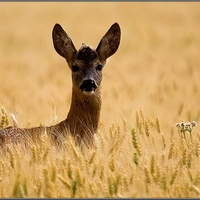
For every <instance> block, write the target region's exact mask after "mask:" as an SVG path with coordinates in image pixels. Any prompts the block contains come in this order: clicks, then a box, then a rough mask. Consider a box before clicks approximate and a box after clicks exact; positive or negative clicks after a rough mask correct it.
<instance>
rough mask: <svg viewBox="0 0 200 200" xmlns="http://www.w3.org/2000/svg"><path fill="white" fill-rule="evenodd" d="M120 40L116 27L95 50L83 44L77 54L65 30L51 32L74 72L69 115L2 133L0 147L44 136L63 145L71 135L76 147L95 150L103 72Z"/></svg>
mask: <svg viewBox="0 0 200 200" xmlns="http://www.w3.org/2000/svg"><path fill="white" fill-rule="evenodd" d="M120 38H121V29H120V26H119V24H118V23H114V24H113V25H112V26H111V27H110V29H109V30H108V31H107V32H106V33H105V35H104V36H103V37H102V39H101V40H100V42H99V44H98V46H97V48H96V49H95V48H93V47H92V46H88V45H86V44H84V43H82V45H81V47H80V49H79V50H77V49H76V48H75V46H74V44H73V42H72V39H71V38H70V37H69V36H68V34H67V33H66V32H65V31H64V29H63V28H62V26H61V25H60V24H58V23H56V24H55V25H54V28H53V31H52V40H53V46H54V49H55V51H56V52H57V53H58V54H59V55H60V56H61V57H63V58H64V59H65V60H66V62H67V64H68V66H69V69H70V70H71V78H72V97H71V106H70V109H69V112H68V115H67V117H66V119H65V120H63V121H61V122H60V123H58V124H55V125H52V126H39V127H33V128H19V127H15V126H14V127H13V126H9V127H7V128H4V129H1V130H0V146H3V145H7V144H12V143H14V144H16V143H19V142H25V141H29V140H31V141H34V142H36V141H37V140H38V138H39V137H40V136H41V135H42V134H43V133H44V132H45V133H46V134H47V135H48V136H50V139H51V141H52V142H55V141H57V142H58V143H60V142H62V140H63V138H65V136H66V135H69V134H70V135H71V136H72V138H73V139H74V141H75V142H76V144H78V145H81V144H84V145H85V146H88V147H90V146H92V145H93V143H94V137H95V135H96V134H97V129H98V124H99V119H100V111H101V104H102V99H101V81H102V71H103V69H104V66H105V64H106V61H107V58H109V57H110V56H112V55H113V54H114V53H115V52H116V51H117V50H118V47H119V44H120Z"/></svg>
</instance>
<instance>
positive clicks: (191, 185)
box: [0, 2, 200, 198]
mask: <svg viewBox="0 0 200 200" xmlns="http://www.w3.org/2000/svg"><path fill="white" fill-rule="evenodd" d="M199 19H200V3H152V2H150V3H136V2H129V3H128V2H126V3H125V2H124V3H122V2H120V3H116V2H112V3H108V2H98V3H97V2H96V3H94V2H87V3H86V2H77V3H75V2H62V3H58V2H55V3H38V2H35V3H33V2H32V3H30V2H24V3H13V2H12V3H7V2H6V3H3V2H1V3H0V25H1V31H0V44H1V45H0V108H1V113H0V119H1V128H5V127H6V126H12V125H13V118H12V117H11V116H12V115H14V116H15V118H16V120H17V122H18V126H19V127H21V128H25V127H34V126H38V125H40V124H42V125H52V124H55V123H57V122H60V121H61V120H63V119H65V118H66V116H67V113H68V110H69V106H70V101H71V87H72V83H71V75H70V70H69V68H68V66H67V64H66V62H65V60H64V59H63V58H61V57H60V56H59V55H58V54H57V53H56V52H55V50H54V48H53V43H52V35H51V34H52V29H53V26H54V24H55V23H59V24H61V25H62V27H63V28H64V29H65V30H66V32H67V33H68V34H69V36H70V37H71V38H72V40H73V42H74V44H75V46H76V47H77V48H79V47H80V46H81V44H82V42H84V43H86V44H89V45H91V46H93V47H96V46H97V45H98V43H99V41H100V39H101V37H102V36H103V35H104V34H105V32H106V31H107V30H108V29H109V27H110V26H111V25H112V24H113V23H115V22H118V23H119V25H120V27H121V31H122V38H121V44H120V47H119V49H118V51H117V53H116V54H115V55H113V56H112V57H111V58H109V60H108V62H107V64H106V66H105V69H104V72H103V73H104V74H103V81H102V99H103V105H102V110H101V119H100V124H99V129H98V141H97V143H96V146H95V148H94V149H92V150H88V151H85V152H81V151H80V149H78V148H77V147H76V146H75V145H74V143H73V140H71V138H70V137H69V138H68V140H67V141H66V149H62V150H59V151H58V150H57V149H56V148H54V147H52V146H51V145H50V142H49V140H48V137H47V136H45V135H44V136H43V137H42V138H41V139H40V142H39V143H38V144H35V145H33V146H32V148H31V149H29V150H24V147H22V146H20V145H19V146H16V147H12V146H11V148H10V150H9V151H8V152H4V151H3V150H2V151H1V150H0V158H1V159H0V197H85V198H87V197H107V198H108V197H160V198H161V197H199V196H200V167H199V166H200V129H199V123H200V106H199V105H200V20H199ZM196 125H197V126H196Z"/></svg>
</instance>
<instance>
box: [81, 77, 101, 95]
mask: <svg viewBox="0 0 200 200" xmlns="http://www.w3.org/2000/svg"><path fill="white" fill-rule="evenodd" d="M96 88H97V85H96V83H95V81H94V80H92V79H87V80H84V81H83V82H82V84H81V86H80V89H81V90H82V92H83V93H84V94H85V95H92V94H94V92H95V90H96Z"/></svg>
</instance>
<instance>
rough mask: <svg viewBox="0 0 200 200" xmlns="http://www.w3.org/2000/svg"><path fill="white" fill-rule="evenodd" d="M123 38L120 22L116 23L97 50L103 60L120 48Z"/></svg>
mask: <svg viewBox="0 0 200 200" xmlns="http://www.w3.org/2000/svg"><path fill="white" fill-rule="evenodd" d="M120 38H121V30H120V26H119V24H118V23H114V24H113V25H112V26H111V27H110V29H109V30H108V31H107V33H106V34H105V35H104V36H103V37H102V39H101V41H100V43H99V45H98V47H97V49H96V51H97V53H98V54H99V57H100V59H101V60H102V61H105V60H106V59H107V58H108V57H110V56H112V55H113V54H114V53H115V52H116V51H117V49H118V47H119V44H120Z"/></svg>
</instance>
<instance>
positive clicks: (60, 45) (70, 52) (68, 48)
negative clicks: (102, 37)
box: [52, 24, 77, 62]
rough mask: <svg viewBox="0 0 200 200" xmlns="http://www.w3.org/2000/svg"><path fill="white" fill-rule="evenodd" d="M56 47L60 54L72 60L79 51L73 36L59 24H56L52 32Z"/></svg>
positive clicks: (68, 60)
mask: <svg viewBox="0 0 200 200" xmlns="http://www.w3.org/2000/svg"><path fill="white" fill-rule="evenodd" d="M52 38H53V44H54V48H55V50H56V51H57V53H58V54H59V55H61V56H62V57H64V58H65V59H66V60H67V62H70V61H71V60H72V59H73V57H74V55H75V53H76V52H77V50H76V48H75V47H74V44H73V42H72V40H71V38H70V37H69V36H68V35H67V33H66V32H65V31H64V30H63V28H62V27H61V26H60V25H59V24H55V26H54V28H53V32H52Z"/></svg>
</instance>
